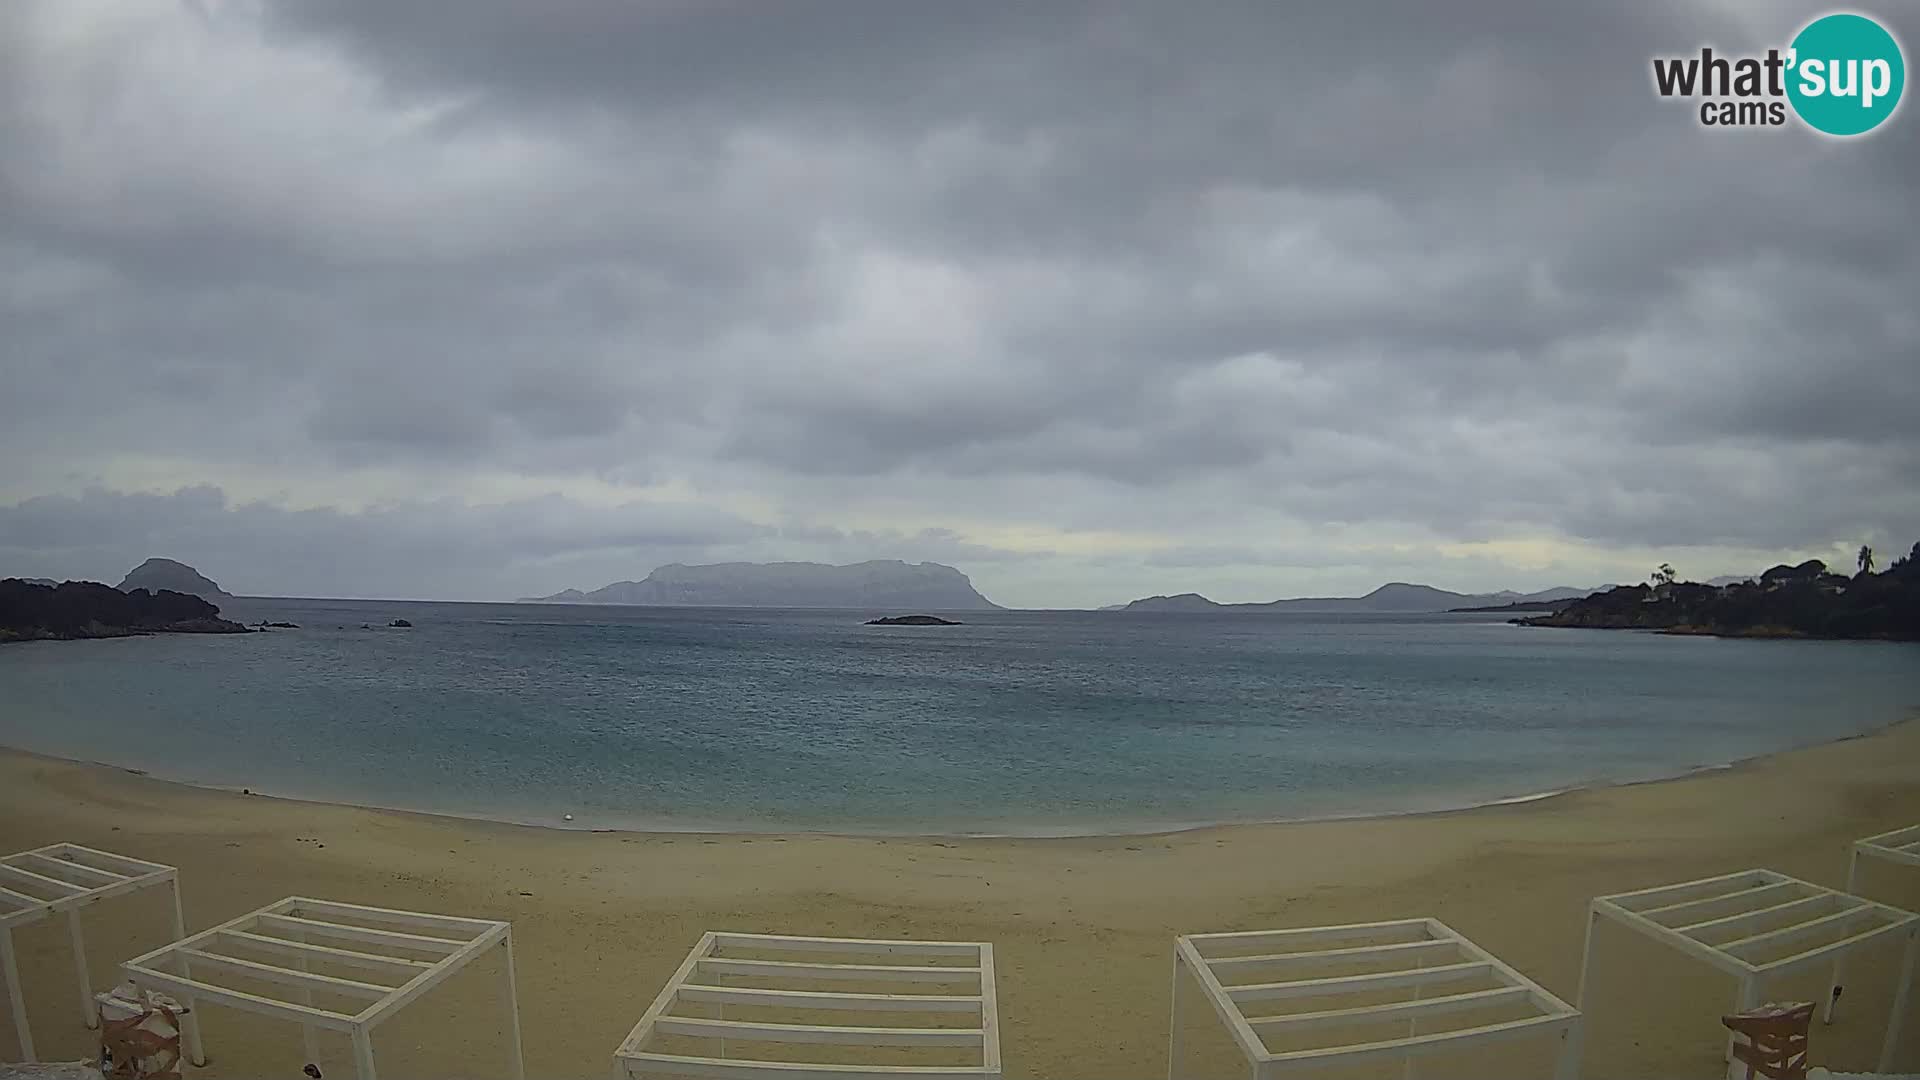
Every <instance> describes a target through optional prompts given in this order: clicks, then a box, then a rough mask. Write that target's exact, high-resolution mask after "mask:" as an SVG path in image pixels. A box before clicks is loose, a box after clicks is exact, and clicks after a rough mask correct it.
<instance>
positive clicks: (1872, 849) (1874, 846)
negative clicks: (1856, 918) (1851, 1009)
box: [1821, 825, 1920, 1024]
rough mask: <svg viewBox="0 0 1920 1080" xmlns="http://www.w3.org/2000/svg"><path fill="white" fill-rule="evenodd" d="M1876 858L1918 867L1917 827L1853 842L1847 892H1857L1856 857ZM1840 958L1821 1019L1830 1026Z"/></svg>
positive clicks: (1836, 1000)
mask: <svg viewBox="0 0 1920 1080" xmlns="http://www.w3.org/2000/svg"><path fill="white" fill-rule="evenodd" d="M1862 855H1865V856H1866V857H1867V858H1869V859H1880V860H1883V861H1885V862H1890V863H1893V864H1895V865H1898V866H1920V825H1910V826H1908V827H1906V828H1904V829H1895V830H1893V831H1892V832H1883V833H1881V834H1879V835H1878V836H1869V837H1867V838H1866V839H1864V840H1855V841H1854V842H1853V847H1852V849H1851V850H1850V851H1849V852H1848V854H1847V892H1848V893H1850V894H1851V893H1857V892H1858V890H1859V880H1860V857H1861V856H1862ZM1842 964H1843V958H1842V957H1835V958H1834V960H1833V985H1832V987H1831V988H1830V990H1829V991H1828V993H1827V1004H1826V1009H1825V1011H1824V1012H1823V1013H1822V1015H1821V1019H1822V1020H1823V1021H1825V1022H1826V1023H1829V1024H1831V1023H1833V1007H1834V1006H1835V1005H1837V1004H1839V1002H1840V976H1841V974H1842Z"/></svg>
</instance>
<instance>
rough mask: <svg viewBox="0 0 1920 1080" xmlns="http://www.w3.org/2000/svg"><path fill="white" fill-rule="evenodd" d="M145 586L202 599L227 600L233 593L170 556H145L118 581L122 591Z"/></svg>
mask: <svg viewBox="0 0 1920 1080" xmlns="http://www.w3.org/2000/svg"><path fill="white" fill-rule="evenodd" d="M134 589H145V590H147V591H148V592H156V593H157V592H160V591H162V590H167V591H171V592H177V593H186V594H187V595H188V596H198V597H200V598H201V599H202V600H231V599H233V594H232V593H230V592H228V591H226V590H225V589H222V588H221V587H220V586H218V585H216V584H214V583H213V582H212V580H210V579H208V578H207V577H206V576H204V575H202V574H201V573H200V571H198V570H195V569H194V568H193V567H191V566H188V565H187V564H186V563H183V562H176V561H174V560H172V559H148V560H147V561H146V562H143V563H141V564H140V565H139V566H136V567H134V568H133V569H132V570H129V571H127V576H126V578H125V580H123V581H121V582H120V590H121V591H122V592H130V591H132V590H134Z"/></svg>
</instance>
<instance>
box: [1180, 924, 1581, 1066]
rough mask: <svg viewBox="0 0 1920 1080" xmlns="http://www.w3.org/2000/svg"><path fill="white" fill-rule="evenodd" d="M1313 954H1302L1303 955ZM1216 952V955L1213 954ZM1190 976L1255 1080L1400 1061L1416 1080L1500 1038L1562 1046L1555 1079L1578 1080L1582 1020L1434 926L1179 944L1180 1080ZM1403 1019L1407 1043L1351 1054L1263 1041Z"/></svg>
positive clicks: (1215, 937)
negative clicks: (1456, 1023)
mask: <svg viewBox="0 0 1920 1080" xmlns="http://www.w3.org/2000/svg"><path fill="white" fill-rule="evenodd" d="M1302 946H1305V947H1306V948H1304V949H1302V948H1301V947H1302ZM1249 948H1251V949H1257V950H1260V951H1259V952H1257V953H1254V954H1248V955H1226V954H1225V952H1224V950H1227V949H1235V950H1238V949H1249ZM1210 952H1212V953H1214V954H1215V955H1209V953H1210ZM1346 962H1365V963H1368V964H1372V963H1376V962H1380V963H1391V964H1394V965H1396V966H1395V967H1394V968H1393V969H1392V970H1387V971H1370V972H1367V973H1365V974H1359V975H1344V976H1338V977H1333V978H1324V977H1322V978H1304V979H1292V980H1288V981H1281V982H1270V981H1259V982H1233V983H1229V982H1227V981H1225V980H1224V979H1223V978H1222V976H1223V975H1224V976H1226V977H1227V978H1231V979H1236V980H1237V979H1240V978H1243V977H1245V976H1248V975H1250V974H1256V973H1273V974H1280V973H1284V972H1286V971H1287V969H1289V968H1294V969H1296V970H1298V969H1301V968H1305V969H1308V970H1312V969H1314V968H1316V967H1324V966H1325V965H1327V964H1329V963H1346ZM1183 969H1185V970H1186V971H1189V972H1191V973H1192V975H1193V977H1194V979H1195V980H1196V981H1197V982H1198V983H1199V984H1200V988H1201V990H1202V991H1203V992H1204V993H1205V995H1206V999H1207V1002H1208V1003H1209V1004H1211V1005H1212V1006H1213V1011H1214V1013H1215V1014H1216V1015H1218V1016H1219V1017H1220V1022H1221V1023H1222V1024H1224V1025H1226V1028H1227V1030H1228V1032H1229V1033H1231V1034H1232V1035H1233V1038H1234V1041H1235V1043H1237V1044H1238V1045H1239V1048H1240V1052H1241V1055H1242V1056H1243V1057H1244V1058H1245V1059H1246V1062H1247V1068H1248V1075H1249V1076H1251V1077H1252V1078H1253V1080H1268V1078H1270V1077H1277V1076H1281V1075H1283V1074H1287V1073H1291V1072H1294V1071H1297V1070H1300V1069H1303V1068H1311V1067H1338V1066H1345V1065H1352V1064H1355V1063H1358V1062H1365V1061H1372V1060H1379V1059H1386V1060H1395V1059H1400V1060H1403V1061H1404V1062H1405V1066H1404V1070H1405V1075H1406V1076H1407V1077H1408V1078H1409V1080H1410V1078H1411V1077H1412V1076H1413V1073H1414V1068H1415V1065H1414V1059H1415V1058H1416V1057H1418V1056H1420V1055H1424V1054H1431V1053H1436V1052H1440V1051H1445V1050H1455V1049H1461V1048H1464V1047H1468V1046H1475V1045H1479V1044H1482V1043H1487V1042H1494V1041H1497V1040H1502V1039H1515V1038H1525V1037H1528V1036H1539V1035H1557V1036H1558V1037H1559V1038H1560V1040H1561V1047H1560V1050H1559V1053H1558V1056H1557V1066H1556V1069H1555V1075H1556V1076H1557V1077H1558V1078H1560V1080H1574V1076H1575V1073H1574V1069H1575V1068H1576V1067H1577V1064H1578V1061H1579V1056H1580V1047H1579V1042H1580V1013H1579V1012H1578V1010H1576V1009H1574V1008H1573V1007H1571V1006H1569V1005H1568V1004H1567V1003H1566V1002H1564V1001H1561V1000H1560V999H1559V998H1557V997H1555V996H1554V995H1553V994H1551V993H1549V992H1548V991H1547V990H1545V989H1544V988H1542V987H1541V986H1540V985H1539V984H1538V983H1536V982H1534V981H1533V980H1532V979H1529V978H1527V977H1526V976H1525V975H1522V974H1520V973H1519V972H1518V971H1515V970H1514V969H1513V968H1511V967H1509V966H1507V965H1506V964H1505V963H1502V962H1501V961H1500V960H1499V959H1498V958H1496V957H1494V956H1493V955H1492V954H1491V953H1489V952H1487V951H1486V950H1484V949H1482V948H1480V947H1479V946H1478V945H1475V944H1474V943H1473V942H1471V941H1469V940H1467V938H1465V937H1464V936H1462V935H1461V934H1459V933H1458V932H1456V931H1454V930H1453V929H1452V928H1450V927H1448V926H1447V925H1446V924H1445V923H1442V922H1441V921H1440V920H1438V919H1400V920H1395V921H1392V922H1377V923H1355V924H1351V925H1346V926H1315V927H1308V928H1304V929H1297V930H1265V931H1254V932H1249V933H1227V934H1183V935H1181V936H1179V937H1177V938H1175V939H1174V951H1173V993H1172V998H1173V1001H1172V1010H1173V1019H1172V1024H1171V1028H1170V1031H1169V1033H1168V1039H1167V1043H1168V1045H1167V1077H1168V1080H1174V1077H1175V1074H1176V1072H1177V1071H1178V1068H1179V1065H1180V986H1181V981H1182V980H1181V977H1180V976H1181V974H1182V970H1183ZM1469 979H1471V980H1478V981H1483V982H1485V981H1491V982H1493V983H1495V984H1496V985H1495V986H1494V987H1493V988H1491V989H1484V990H1469V991H1465V992H1453V993H1443V994H1440V995H1438V996H1434V997H1425V998H1422V997H1421V996H1420V994H1421V991H1422V990H1423V989H1424V988H1425V987H1428V986H1436V985H1442V984H1445V983H1449V982H1454V983H1458V982H1462V981H1465V980H1469ZM1400 987H1406V988H1410V989H1411V992H1412V993H1413V994H1414V995H1415V996H1413V997H1411V998H1407V999H1405V1000H1400V1001H1393V1002H1388V1003H1385V1004H1378V1005H1364V1006H1359V1007H1355V1008H1325V1009H1315V1010H1313V1011H1310V1012H1291V1013H1282V1014H1278V1015H1273V1016H1254V1017H1249V1016H1247V1015H1246V1013H1245V1012H1243V1011H1242V1010H1241V1003H1242V1002H1247V1001H1265V1000H1273V999H1281V998H1319V997H1334V996H1337V995H1341V994H1354V993H1371V992H1375V991H1380V990H1387V989H1395V988H1400ZM1515 1006H1525V1007H1527V1008H1528V1009H1529V1010H1530V1011H1531V1012H1532V1013H1533V1014H1534V1015H1532V1016H1528V1017H1525V1018H1523V1019H1518V1020H1508V1021H1503V1022H1501V1023H1494V1024H1482V1025H1478V1026H1474V1027H1465V1028H1452V1029H1445V1030H1429V1031H1427V1032H1426V1033H1424V1034H1421V1033H1419V1032H1418V1028H1419V1026H1420V1023H1421V1021H1431V1020H1432V1019H1433V1018H1437V1017H1442V1016H1449V1015H1454V1014H1458V1013H1462V1012H1470V1011H1473V1010H1475V1009H1482V1008H1491V1007H1501V1008H1511V1007H1515ZM1402 1020H1404V1021H1405V1022H1406V1025H1407V1034H1406V1035H1404V1036H1401V1037H1398V1038H1391V1039H1381V1040H1376V1041H1371V1042H1359V1043H1345V1044H1336V1045H1331V1046H1322V1047H1314V1048H1312V1049H1305V1050H1293V1051H1283V1052H1275V1051H1273V1050H1270V1049H1268V1047H1267V1043H1266V1040H1265V1038H1264V1037H1263V1035H1262V1032H1265V1031H1280V1030H1287V1031H1310V1030H1315V1029H1322V1028H1336V1029H1337V1028H1352V1027H1356V1026H1358V1025H1366V1024H1377V1023H1385V1022H1398V1021H1402Z"/></svg>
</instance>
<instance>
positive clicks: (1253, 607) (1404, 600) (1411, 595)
mask: <svg viewBox="0 0 1920 1080" xmlns="http://www.w3.org/2000/svg"><path fill="white" fill-rule="evenodd" d="M1592 591H1593V590H1591V589H1574V588H1568V587H1565V586H1561V587H1558V588H1552V589H1543V590H1541V591H1540V592H1536V593H1516V592H1497V593H1483V594H1477V595H1476V594H1471V593H1457V592H1448V591H1447V590H1445V589H1436V588H1434V587H1433V586H1431V585H1411V584H1408V583H1407V582H1404V581H1395V582H1391V583H1389V584H1386V585H1382V586H1380V587H1379V588H1377V589H1375V590H1373V591H1372V592H1370V593H1368V594H1367V595H1365V596H1319V597H1302V598H1299V599H1295V600H1271V601H1268V602H1266V603H1262V604H1221V603H1216V602H1214V601H1212V600H1209V599H1207V598H1206V597H1204V596H1201V595H1200V594H1199V593H1180V594H1178V595H1176V596H1149V597H1146V598H1145V599H1142V600H1135V601H1134V602H1133V603H1131V604H1125V605H1122V606H1121V607H1119V608H1118V609H1117V610H1120V611H1131V612H1223V613H1224V612H1235V613H1257V612H1274V611H1300V612H1367V611H1372V612H1392V613H1398V614H1418V613H1421V612H1438V611H1459V610H1475V609H1484V608H1491V607H1499V606H1504V605H1507V604H1515V603H1549V602H1554V601H1560V600H1575V599H1578V598H1580V597H1582V596H1585V595H1587V594H1588V593H1590V592H1592ZM1106 610H1115V609H1106Z"/></svg>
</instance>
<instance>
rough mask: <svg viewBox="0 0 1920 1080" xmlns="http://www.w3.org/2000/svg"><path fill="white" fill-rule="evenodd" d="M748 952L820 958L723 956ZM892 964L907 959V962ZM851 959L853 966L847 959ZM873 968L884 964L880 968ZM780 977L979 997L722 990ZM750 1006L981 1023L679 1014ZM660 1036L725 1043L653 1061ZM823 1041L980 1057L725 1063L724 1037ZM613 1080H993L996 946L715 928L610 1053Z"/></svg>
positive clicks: (996, 1032)
mask: <svg viewBox="0 0 1920 1080" xmlns="http://www.w3.org/2000/svg"><path fill="white" fill-rule="evenodd" d="M729 949H736V950H742V951H749V952H761V953H766V952H773V953H797V954H808V953H817V954H819V955H820V959H819V960H818V961H817V962H799V961H783V960H749V959H740V958H732V957H727V956H725V955H723V953H724V952H726V951H727V950H729ZM916 957H919V958H932V957H941V958H946V959H958V960H960V961H962V963H961V964H955V965H951V966H942V967H934V966H921V965H916V964H913V963H912V959H913V958H916ZM895 958H899V959H902V960H905V961H906V963H900V962H898V961H897V960H896V959H895ZM846 961H852V962H851V963H849V962H846ZM876 961H877V962H876ZM738 977H746V978H753V977H758V978H761V979H763V980H764V979H778V980H780V981H800V980H805V981H808V982H819V983H823V984H827V986H829V987H830V986H831V985H832V984H835V983H840V984H844V983H847V982H903V983H916V984H922V985H929V984H938V985H940V986H943V987H955V986H964V985H965V984H971V985H972V987H973V992H972V993H960V992H954V991H953V990H948V991H946V992H943V993H941V994H918V993H916V994H851V993H842V992H838V991H834V990H832V989H827V988H821V989H807V990H768V989H762V988H758V987H748V986H739V985H728V986H722V985H719V984H720V983H721V982H722V981H723V978H738ZM683 1002H684V1003H695V1004H708V1005H721V1006H723V1007H724V1006H725V1005H729V1004H738V1005H751V1006H772V1007H776V1008H800V1009H821V1010H846V1011H848V1012H865V1013H891V1012H928V1011H933V1012H950V1013H957V1014H961V1015H972V1016H976V1017H978V1018H979V1022H978V1024H977V1025H975V1026H973V1027H951V1028H949V1027H941V1028H924V1027H923V1028H913V1027H899V1026H888V1027H868V1026H863V1027H836V1026H823V1025H816V1024H771V1023H753V1022H746V1021H737V1020H726V1019H717V1020H708V1019H700V1018H695V1017H686V1016H674V1015H672V1014H671V1012H670V1010H671V1009H672V1008H673V1006H674V1005H675V1004H678V1003H683ZM655 1034H661V1035H690V1036H695V1037H700V1038H707V1039H717V1040H721V1041H720V1054H721V1056H720V1057H693V1056H688V1055H683V1054H664V1053H654V1052H650V1051H646V1050H644V1049H642V1048H643V1047H644V1046H645V1045H646V1043H647V1040H648V1039H649V1038H650V1037H652V1036H653V1035H655ZM729 1039H731V1040H738V1041H741V1042H749V1043H752V1042H773V1043H825V1044H834V1045H840V1046H863V1047H874V1046H923V1047H963V1048H971V1049H975V1050H978V1051H979V1064H977V1065H849V1064H826V1063H809V1062H790V1061H764V1060H755V1059H753V1058H741V1057H729V1056H726V1055H727V1043H726V1040H729ZM613 1066H614V1075H615V1076H616V1077H654V1076H697V1077H707V1078H710V1080H898V1078H900V1077H912V1078H915V1080H998V1078H999V1077H1000V1075H1001V1070H1000V1023H999V1007H998V1005H997V1003H996V1000H995V996H994V975H993V946H992V945H988V944H985V943H983V942H961V941H876V940H870V939H864V938H820V937H790V936H785V935H778V934H725V933H712V932H709V933H707V934H705V935H702V936H701V938H700V942H699V944H697V945H695V946H694V947H693V951H692V952H690V953H688V954H687V958H686V960H685V961H684V962H683V963H681V965H680V969H679V970H678V971H675V972H674V973H673V978H671V979H669V980H667V985H666V987H665V988H664V989H662V990H661V991H660V996H659V997H656V998H655V999H654V1000H653V1005H652V1006H651V1007H649V1008H648V1009H647V1011H646V1014H645V1015H644V1016H642V1017H641V1018H640V1022H639V1023H638V1024H636V1025H634V1028H633V1031H632V1032H630V1033H629V1034H628V1035H627V1038H626V1041H624V1042H622V1043H621V1044H620V1049H619V1050H617V1051H615V1052H614V1058H613Z"/></svg>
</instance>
